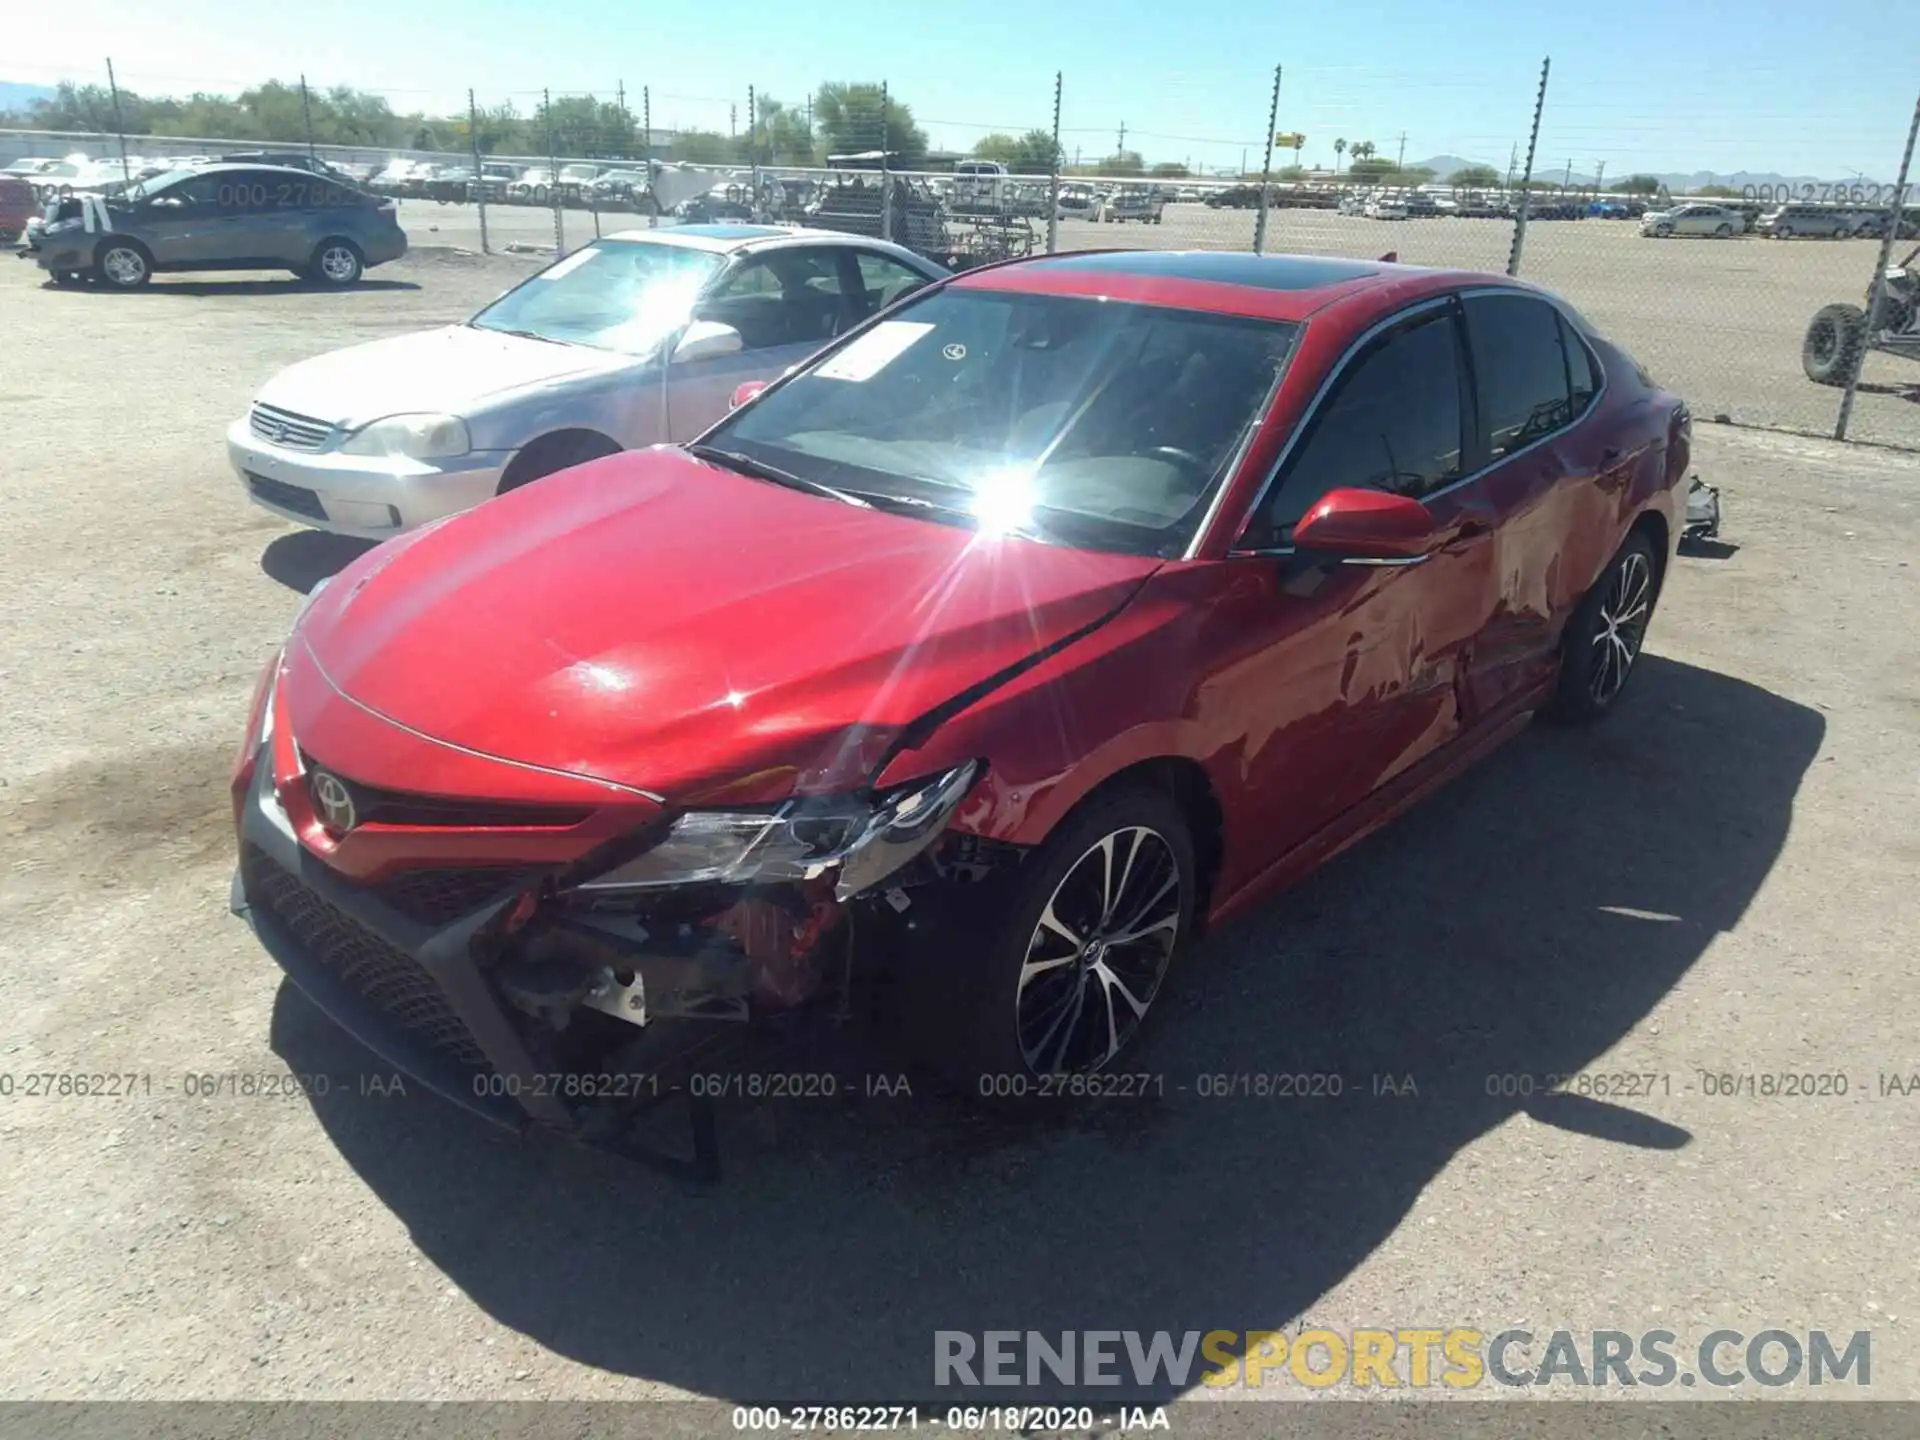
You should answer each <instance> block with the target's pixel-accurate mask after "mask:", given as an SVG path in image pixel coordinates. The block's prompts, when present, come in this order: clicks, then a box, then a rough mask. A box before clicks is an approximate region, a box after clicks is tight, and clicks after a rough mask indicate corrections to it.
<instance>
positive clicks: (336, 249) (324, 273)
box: [307, 240, 366, 286]
mask: <svg viewBox="0 0 1920 1440" xmlns="http://www.w3.org/2000/svg"><path fill="white" fill-rule="evenodd" d="M365 269H366V262H365V261H363V260H362V259H361V258H360V251H359V249H358V248H357V247H356V246H355V245H354V244H353V242H352V241H350V240H322V241H321V242H320V244H319V246H318V247H316V248H315V250H314V252H313V263H312V264H311V265H310V266H308V267H307V274H308V275H309V276H310V277H311V278H312V279H314V280H316V281H318V282H319V283H320V284H322V285H342V286H344V285H351V284H353V283H354V282H355V281H357V280H358V279H359V278H360V276H361V274H362V272H363V271H364V270H365Z"/></svg>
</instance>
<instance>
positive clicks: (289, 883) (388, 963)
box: [242, 846, 491, 1070]
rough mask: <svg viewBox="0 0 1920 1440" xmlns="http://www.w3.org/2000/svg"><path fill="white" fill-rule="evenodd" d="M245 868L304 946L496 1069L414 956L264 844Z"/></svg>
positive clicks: (446, 1042) (386, 1005)
mask: <svg viewBox="0 0 1920 1440" xmlns="http://www.w3.org/2000/svg"><path fill="white" fill-rule="evenodd" d="M242 869H243V872H244V877H245V880H246V887H247V893H248V896H249V898H250V899H251V900H252V901H253V903H255V904H257V905H261V906H264V907H265V908H266V909H267V910H269V911H271V912H272V913H273V914H274V915H275V916H276V917H277V918H278V919H279V921H280V923H281V924H283V925H285V926H286V927H287V929H288V930H290V931H291V932H292V933H293V937H294V939H295V940H297V941H298V942H299V944H300V945H301V946H302V948H304V949H305V950H306V951H307V952H308V953H309V954H310V955H311V956H312V957H313V958H314V959H315V960H317V961H318V962H319V963H321V964H323V965H325V966H326V967H327V969H329V970H331V971H332V972H333V973H334V974H335V975H337V976H338V977H339V978H340V979H341V980H342V981H344V982H345V983H346V984H347V985H348V986H349V987H350V988H351V989H353V990H354V991H355V992H356V993H357V994H359V995H360V996H361V997H363V998H364V999H365V1000H366V1001H367V1002H368V1003H370V1004H371V1005H373V1006H374V1007H375V1008H377V1009H379V1010H381V1011H384V1012H385V1013H386V1014H388V1015H390V1016H392V1017H393V1018H394V1019H395V1020H397V1021H399V1023H400V1024H401V1025H403V1026H405V1027H406V1028H407V1029H408V1030H411V1031H413V1032H414V1033H415V1034H417V1035H420V1036H421V1037H423V1038H424V1039H426V1040H427V1041H428V1042H430V1043H431V1044H432V1045H433V1046H434V1047H435V1048H437V1049H439V1050H441V1051H443V1052H445V1053H446V1054H448V1055H451V1056H452V1057H453V1058H454V1059H456V1060H458V1061H459V1062H460V1063H461V1064H463V1065H467V1066H470V1067H472V1068H473V1069H475V1070H487V1069H490V1068H491V1066H490V1065H489V1064H488V1061H487V1056H486V1052H485V1051H484V1050H482V1049H481V1048H480V1044H479V1042H478V1041H477V1040H475V1039H474V1037H473V1032H472V1031H470V1030H469V1029H467V1026H466V1022H465V1021H463V1020H461V1018H460V1017H459V1015H457V1014H456V1013H455V1012H454V1009H453V1007H452V1006H451V1005H450V1004H448V1002H447V997H446V993H445V992H444V991H443V990H442V989H441V988H440V983H439V982H438V981H437V980H435V979H434V978H433V976H432V975H430V974H428V973H427V970H426V968H425V967H424V966H422V965H421V964H420V962H419V961H418V960H416V959H414V958H413V956H411V955H409V954H407V953H406V951H404V950H400V949H397V948H395V947H394V946H392V945H389V944H388V943H387V942H386V941H384V940H382V939H381V938H380V937H379V936H377V935H375V934H374V933H373V932H372V931H370V930H368V929H367V928H366V927H365V926H363V925H361V924H360V923H359V922H358V921H356V920H354V919H353V918H351V917H350V916H348V915H347V914H346V913H345V912H344V911H342V910H340V909H338V908H337V907H335V906H334V905H333V904H331V903H330V902H328V901H327V900H325V899H323V898H322V897H321V896H320V895H319V894H317V893H316V892H315V891H313V890H312V889H310V888H308V886H307V885H305V884H304V883H303V882H302V881H301V880H300V879H299V877H298V876H296V875H293V874H292V873H290V872H289V871H287V870H285V869H283V868H282V867H281V866H280V865H278V864H276V863H275V862H274V861H273V860H272V859H271V858H269V857H268V855H267V854H266V852H265V851H263V850H260V849H258V848H256V847H253V846H248V847H247V850H246V853H245V855H244V857H243V859H242Z"/></svg>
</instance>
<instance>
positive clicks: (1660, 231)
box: [1653, 225, 1673, 240]
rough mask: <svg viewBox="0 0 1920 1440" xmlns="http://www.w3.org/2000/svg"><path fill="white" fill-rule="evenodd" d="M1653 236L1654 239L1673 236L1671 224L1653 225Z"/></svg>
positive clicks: (1669, 238)
mask: <svg viewBox="0 0 1920 1440" xmlns="http://www.w3.org/2000/svg"><path fill="white" fill-rule="evenodd" d="M1653 238H1654V239H1656V240H1671V239H1672V238H1673V227H1672V226H1671V225H1656V226H1654V227H1653Z"/></svg>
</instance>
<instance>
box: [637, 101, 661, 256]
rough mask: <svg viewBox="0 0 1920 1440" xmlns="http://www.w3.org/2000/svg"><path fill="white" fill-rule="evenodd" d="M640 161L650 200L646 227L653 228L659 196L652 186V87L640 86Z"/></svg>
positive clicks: (658, 217)
mask: <svg viewBox="0 0 1920 1440" xmlns="http://www.w3.org/2000/svg"><path fill="white" fill-rule="evenodd" d="M640 162H641V164H642V165H643V166H645V167H646V176H647V199H648V200H650V201H651V202H652V204H651V205H649V206H648V208H647V228H648V229H649V230H652V229H655V228H656V227H658V225H659V224H660V197H659V195H658V194H657V193H656V192H655V191H654V188H653V87H652V86H651V85H642V86H641V87H640Z"/></svg>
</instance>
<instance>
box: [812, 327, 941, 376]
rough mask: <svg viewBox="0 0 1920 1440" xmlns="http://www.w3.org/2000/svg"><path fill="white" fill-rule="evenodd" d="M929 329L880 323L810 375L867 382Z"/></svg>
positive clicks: (929, 328)
mask: <svg viewBox="0 0 1920 1440" xmlns="http://www.w3.org/2000/svg"><path fill="white" fill-rule="evenodd" d="M931 329H933V326H932V325H930V324H927V325H923V324H918V323H915V322H914V321H911V320H883V321H881V322H880V323H879V324H878V325H876V326H874V327H873V329H871V330H869V331H868V332H867V333H866V334H864V335H862V336H861V337H860V338H859V339H858V340H856V341H854V342H853V343H852V344H851V345H849V346H847V348H846V349H844V350H842V351H841V352H840V353H839V354H838V355H836V356H834V357H833V358H832V359H831V360H829V361H827V363H826V364H824V365H822V366H821V367H820V368H819V369H818V370H816V371H814V372H813V373H814V374H815V375H818V376H819V377H820V378H821V379H823V380H871V379H872V378H873V377H874V376H876V375H878V374H879V373H880V372H881V371H882V370H884V369H886V368H887V366H889V365H891V364H892V363H893V362H894V361H895V360H897V359H899V358H900V356H901V355H903V354H904V353H906V350H907V347H908V346H910V345H912V344H913V342H914V341H916V340H918V339H919V338H920V337H921V336H922V335H924V334H926V333H927V332H928V331H929V330H931Z"/></svg>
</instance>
